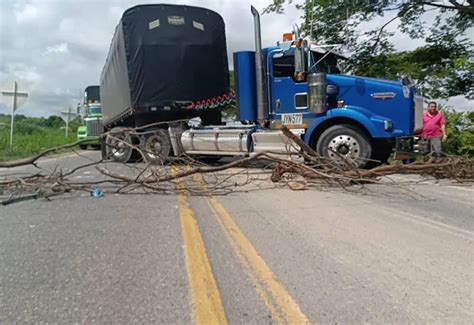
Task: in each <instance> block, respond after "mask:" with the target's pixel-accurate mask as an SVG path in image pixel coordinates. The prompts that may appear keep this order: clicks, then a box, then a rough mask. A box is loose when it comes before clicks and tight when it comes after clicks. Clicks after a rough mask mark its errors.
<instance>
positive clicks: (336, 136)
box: [316, 124, 372, 168]
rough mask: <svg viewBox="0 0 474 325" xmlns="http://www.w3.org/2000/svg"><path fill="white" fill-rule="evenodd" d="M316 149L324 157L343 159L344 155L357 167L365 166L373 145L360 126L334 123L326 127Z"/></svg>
mask: <svg viewBox="0 0 474 325" xmlns="http://www.w3.org/2000/svg"><path fill="white" fill-rule="evenodd" d="M316 151H317V152H318V153H319V154H320V155H321V156H323V157H328V158H331V159H334V160H341V157H344V158H346V159H348V160H350V161H352V162H353V163H354V165H355V166H356V167H359V168H364V167H365V166H366V165H367V163H368V159H370V157H371V155H372V145H371V142H370V140H369V139H368V138H367V136H366V135H365V134H364V132H362V131H361V130H360V129H359V128H357V127H355V126H352V125H349V124H340V125H333V126H331V127H329V128H328V129H326V130H325V131H324V132H323V133H322V134H321V136H320V137H319V139H318V141H317V143H316Z"/></svg>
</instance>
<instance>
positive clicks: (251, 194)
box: [0, 151, 474, 324]
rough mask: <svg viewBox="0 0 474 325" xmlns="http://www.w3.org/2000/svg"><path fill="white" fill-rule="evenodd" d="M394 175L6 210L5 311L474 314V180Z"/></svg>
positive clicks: (178, 319) (57, 315) (181, 319)
mask: <svg viewBox="0 0 474 325" xmlns="http://www.w3.org/2000/svg"><path fill="white" fill-rule="evenodd" d="M98 155H99V154H98V153H97V152H92V151H90V152H84V154H83V157H77V156H65V157H58V158H53V159H48V160H44V161H42V162H41V163H40V167H42V168H44V169H46V170H48V169H49V170H51V169H54V168H57V167H58V166H59V167H61V168H69V169H71V168H74V167H75V166H79V165H81V164H83V163H85V162H87V161H89V160H90V159H92V160H93V159H98ZM31 170H32V168H31V167H21V168H15V169H9V170H0V177H2V175H3V176H5V175H13V174H16V175H20V174H23V173H28V172H31ZM175 172H176V171H175ZM75 177H76V178H77V180H78V181H80V180H100V179H103V176H99V175H98V173H97V172H96V171H95V170H94V169H93V168H87V169H84V170H81V171H80V172H78V174H77V176H75ZM393 179H395V180H397V181H398V182H397V184H402V185H397V186H392V185H390V186H389V185H387V186H379V185H377V186H369V187H366V188H365V189H348V190H342V189H331V190H329V189H327V190H323V191H318V190H315V189H308V190H305V191H291V190H289V189H287V188H271V187H272V186H271V184H267V183H265V182H264V181H262V182H261V183H258V184H250V185H247V187H246V188H240V189H239V191H236V192H235V193H231V194H229V195H226V196H205V195H202V196H191V195H186V194H179V195H176V194H171V195H165V194H163V195H162V194H152V195H150V194H128V195H119V194H106V195H105V196H104V197H102V198H92V197H90V196H89V194H88V193H87V192H75V193H72V194H65V195H62V196H59V197H54V198H53V199H52V200H51V201H45V200H30V201H24V202H19V203H15V204H12V205H9V206H5V207H2V206H0V323H2V324H11V323H94V322H95V323H106V324H107V323H110V324H130V323H163V324H171V323H173V324H174V323H180V324H187V323H192V322H197V323H206V324H207V323H221V324H222V323H226V322H228V323H258V324H266V323H294V324H301V323H305V322H310V323H315V324H318V323H319V324H333V323H342V324H349V323H350V324H359V323H376V324H387V323H397V324H401V323H403V324H406V323H447V324H448V323H449V324H453V323H456V324H458V323H459V324H463V323H466V324H467V323H472V322H473V319H474V309H473V294H474V267H473V266H474V265H473V261H474V259H473V257H474V256H473V253H474V251H473V241H474V215H473V207H474V203H473V197H474V188H473V187H472V186H465V185H464V186H461V185H459V184H455V183H452V182H446V181H444V182H434V181H422V182H419V183H416V182H415V181H417V179H416V178H415V177H413V176H403V175H397V176H394V177H393V178H392V180H393ZM387 182H388V183H389V182H390V180H387ZM199 184H201V185H202V179H200V177H199V176H197V177H193V178H188V179H184V180H180V181H179V182H178V184H177V186H178V187H186V186H191V185H192V186H199ZM201 194H202V193H201Z"/></svg>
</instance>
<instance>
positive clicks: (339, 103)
mask: <svg viewBox="0 0 474 325" xmlns="http://www.w3.org/2000/svg"><path fill="white" fill-rule="evenodd" d="M337 107H338V108H342V107H344V101H343V100H338V101H337Z"/></svg>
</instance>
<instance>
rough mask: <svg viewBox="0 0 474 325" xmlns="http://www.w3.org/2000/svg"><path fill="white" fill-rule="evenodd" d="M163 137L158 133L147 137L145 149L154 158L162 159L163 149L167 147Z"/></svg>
mask: <svg viewBox="0 0 474 325" xmlns="http://www.w3.org/2000/svg"><path fill="white" fill-rule="evenodd" d="M165 147H166V146H165V145H163V143H162V139H161V138H160V136H158V135H151V136H149V137H148V138H147V139H146V143H145V150H146V155H147V156H148V157H149V158H150V159H153V160H156V159H162V158H163V156H164V154H163V151H164V150H165V149H166V148H165Z"/></svg>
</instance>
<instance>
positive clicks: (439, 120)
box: [421, 112, 446, 138]
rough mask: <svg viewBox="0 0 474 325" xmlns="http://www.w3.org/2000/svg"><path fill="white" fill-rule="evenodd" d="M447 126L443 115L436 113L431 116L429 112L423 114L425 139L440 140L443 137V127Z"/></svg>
mask: <svg viewBox="0 0 474 325" xmlns="http://www.w3.org/2000/svg"><path fill="white" fill-rule="evenodd" d="M443 124H446V120H445V119H444V116H443V114H441V112H436V114H434V115H431V114H430V113H429V112H424V113H423V133H422V135H421V136H422V137H423V138H439V137H441V125H443Z"/></svg>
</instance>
